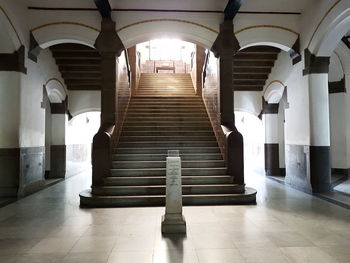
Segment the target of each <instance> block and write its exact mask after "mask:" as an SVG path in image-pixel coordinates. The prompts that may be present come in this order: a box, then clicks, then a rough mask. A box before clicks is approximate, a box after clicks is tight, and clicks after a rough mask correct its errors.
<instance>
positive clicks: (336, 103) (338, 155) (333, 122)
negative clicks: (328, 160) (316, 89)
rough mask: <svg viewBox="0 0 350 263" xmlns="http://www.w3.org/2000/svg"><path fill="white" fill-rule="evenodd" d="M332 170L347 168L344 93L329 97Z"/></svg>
mask: <svg viewBox="0 0 350 263" xmlns="http://www.w3.org/2000/svg"><path fill="white" fill-rule="evenodd" d="M329 111H330V116H329V117H330V128H331V156H332V168H347V150H346V143H347V142H346V140H347V138H346V137H347V130H346V105H345V96H344V93H335V94H330V96H329Z"/></svg>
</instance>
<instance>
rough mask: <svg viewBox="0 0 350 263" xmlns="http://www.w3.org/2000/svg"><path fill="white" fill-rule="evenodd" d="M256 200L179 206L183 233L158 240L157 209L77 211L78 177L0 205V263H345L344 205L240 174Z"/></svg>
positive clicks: (82, 179) (83, 178)
mask: <svg viewBox="0 0 350 263" xmlns="http://www.w3.org/2000/svg"><path fill="white" fill-rule="evenodd" d="M246 183H247V185H248V186H251V187H254V188H256V189H257V190H258V196H257V205H253V206H216V207H215V206H213V207H185V208H184V215H185V217H186V220H187V236H186V237H179V236H177V237H171V238H163V237H162V235H161V233H160V218H161V215H162V214H163V213H164V208H161V207H160V208H111V209H80V208H79V197H78V194H79V192H80V191H81V190H83V189H86V188H89V186H90V184H91V181H90V174H89V173H85V174H80V175H78V176H75V177H72V178H70V179H68V180H66V181H64V182H60V183H58V184H56V185H53V186H51V187H49V188H47V189H45V190H43V191H41V192H38V193H36V194H34V195H31V196H29V197H27V198H24V199H22V200H19V201H17V202H15V203H13V204H10V205H8V206H6V207H3V208H0V262H1V263H6V262H26V263H28V262H123V263H127V262H137V263H140V262H162V263H164V262H190V263H195V262H201V263H203V262H210V263H213V262H214V263H219V262H225V263H227V262H243V263H244V262H264V263H265V262H278V263H284V262H317V263H320V262H321V263H322V262H324V263H332V262H338V263H339V262H340V263H345V262H346V263H348V262H350V210H347V209H344V208H341V207H339V206H336V205H333V204H331V203H329V202H326V201H323V200H321V199H319V198H315V197H313V196H311V195H307V194H304V193H302V192H299V191H296V190H294V189H291V188H288V187H285V186H284V185H281V184H279V183H276V182H274V181H271V180H266V179H265V178H264V177H263V176H260V175H258V174H256V173H255V172H252V171H250V172H249V171H247V172H246Z"/></svg>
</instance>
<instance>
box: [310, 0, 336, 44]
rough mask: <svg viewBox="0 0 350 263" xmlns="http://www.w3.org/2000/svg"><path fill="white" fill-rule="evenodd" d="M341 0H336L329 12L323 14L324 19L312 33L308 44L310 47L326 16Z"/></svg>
mask: <svg viewBox="0 0 350 263" xmlns="http://www.w3.org/2000/svg"><path fill="white" fill-rule="evenodd" d="M340 2H341V0H336V1H335V3H334V4H333V5H332V6H331V7H330V8H329V9H328V10H327V12H326V13H325V14H324V15H323V17H322V19H321V20H320V22H319V23H318V25H317V26H316V29H315V31H314V32H313V33H312V35H311V38H310V41H309V43H308V44H307V47H308V48H309V47H310V45H311V42H312V40H313V39H314V37H315V35H316V32H317V30H318V29H319V28H320V26H321V24H322V23H323V21H324V20H325V18H326V16H328V14H329V13H330V12H331V11H332V10H333V9H334V8H335V7H336V6H337V5H338V4H339V3H340Z"/></svg>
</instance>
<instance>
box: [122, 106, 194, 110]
mask: <svg viewBox="0 0 350 263" xmlns="http://www.w3.org/2000/svg"><path fill="white" fill-rule="evenodd" d="M134 109H136V110H139V109H145V110H147V109H153V110H160V109H161V110H168V109H170V110H174V109H179V110H188V111H192V110H196V109H198V105H193V104H191V105H190V104H188V105H181V106H180V105H169V104H166V105H161V104H159V105H155V104H150V105H140V104H134V105H129V108H128V110H134Z"/></svg>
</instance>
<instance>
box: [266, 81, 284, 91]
mask: <svg viewBox="0 0 350 263" xmlns="http://www.w3.org/2000/svg"><path fill="white" fill-rule="evenodd" d="M273 83H279V84H281V85H282V86H283V87H287V86H286V85H284V83H283V82H282V81H280V80H277V79H275V80H273V81H271V82H270V83H269V84H268V85H267V86H266V89H267V88H268V87H270V86H271V85H272V84H273Z"/></svg>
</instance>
